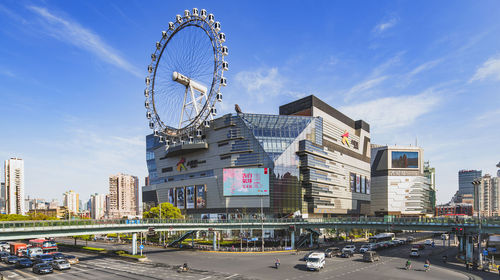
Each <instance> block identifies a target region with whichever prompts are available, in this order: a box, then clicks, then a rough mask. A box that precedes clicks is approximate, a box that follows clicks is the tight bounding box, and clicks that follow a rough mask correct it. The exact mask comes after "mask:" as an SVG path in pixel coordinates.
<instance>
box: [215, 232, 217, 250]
mask: <svg viewBox="0 0 500 280" xmlns="http://www.w3.org/2000/svg"><path fill="white" fill-rule="evenodd" d="M214 251H217V232H216V231H214Z"/></svg>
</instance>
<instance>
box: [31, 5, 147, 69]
mask: <svg viewBox="0 0 500 280" xmlns="http://www.w3.org/2000/svg"><path fill="white" fill-rule="evenodd" d="M28 9H30V10H31V11H33V12H34V13H36V14H37V15H38V16H39V17H40V19H41V25H40V27H42V28H43V29H44V31H45V32H46V33H47V34H49V35H50V36H52V37H54V38H56V39H58V40H60V41H62V42H65V43H68V44H71V45H74V46H76V47H78V48H81V49H83V50H86V51H88V52H90V53H92V54H94V55H96V56H97V57H99V58H100V59H101V60H102V61H104V62H107V63H109V64H112V65H114V66H116V67H118V68H121V69H123V70H125V71H128V72H129V73H132V74H133V75H135V76H137V77H142V76H143V75H141V72H140V71H139V70H138V69H137V68H136V67H134V66H133V65H131V64H130V63H129V62H128V61H127V60H126V59H124V58H123V57H121V56H120V55H118V54H117V53H118V52H117V50H115V49H114V48H112V47H111V46H109V45H108V44H106V43H105V42H104V41H103V40H102V39H101V37H99V35H97V34H95V33H94V32H92V31H91V30H89V29H87V28H85V27H83V26H81V25H80V24H79V23H78V22H76V21H73V20H71V19H68V18H62V17H59V16H56V15H54V14H53V13H51V12H50V11H48V10H47V9H46V8H42V7H36V6H29V7H28Z"/></svg>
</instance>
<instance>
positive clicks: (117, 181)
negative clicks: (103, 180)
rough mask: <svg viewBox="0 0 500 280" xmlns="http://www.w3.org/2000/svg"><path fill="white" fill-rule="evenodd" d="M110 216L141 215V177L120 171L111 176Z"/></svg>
mask: <svg viewBox="0 0 500 280" xmlns="http://www.w3.org/2000/svg"><path fill="white" fill-rule="evenodd" d="M108 215H109V217H110V218H122V217H124V216H137V215H139V179H138V178H137V177H136V176H131V175H126V174H122V173H118V174H117V175H113V176H110V177H109V213H108Z"/></svg>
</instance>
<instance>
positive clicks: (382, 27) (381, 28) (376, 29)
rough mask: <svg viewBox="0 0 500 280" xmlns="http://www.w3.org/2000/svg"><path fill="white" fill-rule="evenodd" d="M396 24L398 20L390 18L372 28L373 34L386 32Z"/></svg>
mask: <svg viewBox="0 0 500 280" xmlns="http://www.w3.org/2000/svg"><path fill="white" fill-rule="evenodd" d="M397 23H398V19H397V18H396V17H392V18H390V19H389V20H387V21H383V22H381V23H379V24H377V25H376V26H375V27H374V28H373V32H375V33H377V34H380V33H382V32H384V31H386V30H387V29H390V28H392V27H394V26H395V25H396V24H397Z"/></svg>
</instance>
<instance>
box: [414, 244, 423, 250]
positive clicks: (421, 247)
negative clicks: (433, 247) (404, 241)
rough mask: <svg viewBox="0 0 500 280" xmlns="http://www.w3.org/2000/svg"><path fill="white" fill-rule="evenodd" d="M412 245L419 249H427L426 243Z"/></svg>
mask: <svg viewBox="0 0 500 280" xmlns="http://www.w3.org/2000/svg"><path fill="white" fill-rule="evenodd" d="M411 247H412V248H416V249H419V250H424V249H425V245H424V244H413V245H412V246H411Z"/></svg>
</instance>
